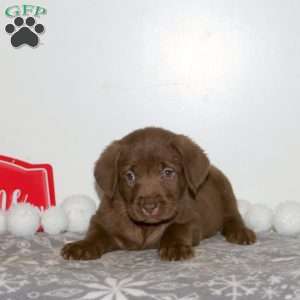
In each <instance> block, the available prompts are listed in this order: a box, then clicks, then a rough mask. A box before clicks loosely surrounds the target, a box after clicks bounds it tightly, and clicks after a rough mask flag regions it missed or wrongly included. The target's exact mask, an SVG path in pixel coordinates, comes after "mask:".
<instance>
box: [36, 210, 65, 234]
mask: <svg viewBox="0 0 300 300" xmlns="http://www.w3.org/2000/svg"><path fill="white" fill-rule="evenodd" d="M41 223H42V226H43V229H44V231H45V232H47V233H49V234H58V233H60V232H63V231H65V230H66V229H67V227H68V219H67V216H66V214H65V212H64V210H63V208H62V207H59V206H55V207H50V208H48V209H47V210H46V211H45V212H44V213H43V214H42V220H41Z"/></svg>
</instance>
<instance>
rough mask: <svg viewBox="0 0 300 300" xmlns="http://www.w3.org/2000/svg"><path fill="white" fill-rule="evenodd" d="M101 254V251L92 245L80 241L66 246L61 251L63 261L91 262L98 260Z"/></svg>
mask: <svg viewBox="0 0 300 300" xmlns="http://www.w3.org/2000/svg"><path fill="white" fill-rule="evenodd" d="M102 254H103V251H102V249H100V248H99V246H96V245H95V244H93V243H90V242H88V241H85V240H82V241H77V242H73V243H68V244H66V245H65V246H64V247H63V248H62V250H61V256H62V257H63V258H64V259H69V260H71V259H73V260H91V259H97V258H100V257H101V255H102Z"/></svg>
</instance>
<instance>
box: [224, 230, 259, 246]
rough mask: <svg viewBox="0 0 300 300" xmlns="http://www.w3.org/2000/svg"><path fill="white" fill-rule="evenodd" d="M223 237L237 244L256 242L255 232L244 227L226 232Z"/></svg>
mask: <svg viewBox="0 0 300 300" xmlns="http://www.w3.org/2000/svg"><path fill="white" fill-rule="evenodd" d="M225 238H226V240H227V241H228V242H230V243H234V244H239V245H251V244H253V243H255V242H256V234H255V233H254V232H253V231H252V230H251V229H248V228H246V227H241V228H238V229H236V230H234V231H232V232H229V233H227V234H226V236H225Z"/></svg>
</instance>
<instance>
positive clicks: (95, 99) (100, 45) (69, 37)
mask: <svg viewBox="0 0 300 300" xmlns="http://www.w3.org/2000/svg"><path fill="white" fill-rule="evenodd" d="M16 3H17V4H22V3H23V2H19V1H16V2H14V1H6V0H5V1H4V0H1V2H0V10H1V18H0V22H1V24H0V28H1V30H0V49H1V50H0V51H1V52H0V85H1V86H0V87H1V90H0V91H1V94H0V116H1V117H0V137H1V143H0V153H2V154H6V155H11V156H15V157H19V158H20V159H24V160H28V161H30V162H49V163H51V164H52V165H53V167H54V172H55V181H56V193H57V198H58V201H61V199H63V198H64V197H66V196H69V195H71V194H74V193H85V194H88V195H91V196H93V197H95V193H94V189H93V177H92V168H93V163H94V161H95V160H96V159H97V157H98V155H99V153H100V152H101V150H102V149H103V148H104V146H105V145H107V144H108V143H109V142H111V141H112V140H113V139H116V138H119V137H121V136H123V135H124V134H126V133H128V132H129V131H131V130H133V129H136V128H139V127H143V126H147V125H156V126H163V127H166V128H168V129H171V130H174V131H177V132H180V133H185V134H187V135H189V136H191V137H192V138H193V139H194V140H195V141H197V142H199V143H200V144H201V145H202V147H203V148H205V149H206V151H207V152H208V154H209V157H210V159H211V161H212V162H213V163H215V164H216V165H217V166H219V167H221V169H223V171H224V172H225V173H226V174H227V175H228V176H229V177H230V179H231V181H232V183H233V186H234V189H235V191H236V194H237V196H238V197H240V198H244V199H247V200H249V201H251V202H253V203H265V204H267V205H268V206H270V207H274V206H275V205H276V204H277V203H279V202H281V201H286V200H296V201H300V197H299V193H298V186H299V183H298V181H299V179H298V176H299V175H298V170H299V163H300V158H299V152H300V144H299V130H300V120H299V115H300V104H299V103H300V102H299V100H300V99H299V97H300V56H299V53H300V18H299V11H300V2H299V1H297V0H288V1H282V0H264V1H260V0H245V1H239V0H226V1H225V0H224V1H221V0H220V1H213V0H205V1H201V0H185V1H182V0H181V1H180V0H164V1H161V0H151V1H146V0H107V1H100V0H89V1H77V0H76V1H75V0H64V1H61V0H51V1H30V4H33V5H41V6H43V7H45V8H46V9H47V11H48V13H47V15H46V16H43V17H40V18H39V20H38V21H39V22H40V23H42V24H43V25H44V26H45V28H46V31H45V33H44V34H42V35H41V36H40V39H41V44H40V46H39V47H37V48H35V49H32V48H30V47H28V46H23V47H20V48H19V49H15V48H13V47H12V46H11V45H10V42H9V36H8V34H7V33H6V32H5V30H4V27H5V25H6V24H7V23H9V22H11V21H12V20H11V19H9V18H8V17H6V16H5V15H4V10H5V8H6V7H8V6H11V5H14V4H16Z"/></svg>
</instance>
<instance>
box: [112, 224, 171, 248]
mask: <svg viewBox="0 0 300 300" xmlns="http://www.w3.org/2000/svg"><path fill="white" fill-rule="evenodd" d="M166 227H167V225H165V224H164V225H160V226H137V225H132V226H130V227H127V229H124V230H122V232H120V233H119V234H118V235H117V236H116V237H115V238H116V242H117V244H118V246H119V247H120V248H121V249H128V250H139V249H151V248H157V247H158V246H159V242H160V239H161V237H162V235H163V233H164V231H165V229H166Z"/></svg>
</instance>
